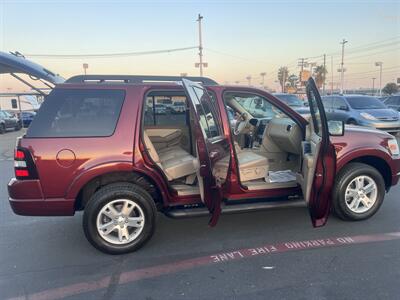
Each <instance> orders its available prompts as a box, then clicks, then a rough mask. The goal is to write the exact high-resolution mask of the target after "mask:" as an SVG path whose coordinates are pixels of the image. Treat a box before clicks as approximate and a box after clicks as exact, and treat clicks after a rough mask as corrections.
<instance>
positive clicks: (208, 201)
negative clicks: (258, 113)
mask: <svg viewBox="0 0 400 300" xmlns="http://www.w3.org/2000/svg"><path fill="white" fill-rule="evenodd" d="M182 83H183V86H184V88H185V91H186V93H187V94H188V96H189V97H188V98H189V100H190V101H189V105H190V108H191V111H192V112H193V117H194V120H193V134H194V135H195V137H196V139H195V144H196V154H197V159H198V164H199V166H198V168H197V178H198V182H199V188H200V196H201V199H202V201H203V203H204V205H205V206H206V207H207V208H208V210H209V211H210V213H211V219H210V221H209V225H210V226H214V225H216V223H217V221H218V218H219V215H220V213H221V201H222V190H221V187H220V186H219V185H218V182H217V181H216V179H215V177H214V175H213V173H212V169H213V166H214V163H215V161H216V160H217V159H218V157H219V156H222V155H224V154H223V152H224V151H225V150H222V149H224V147H223V146H222V145H223V143H224V139H225V138H223V137H218V136H216V137H214V136H212V132H214V131H215V130H218V127H217V126H219V125H218V124H217V123H218V122H214V123H213V124H211V120H214V121H215V119H214V117H215V115H214V114H213V112H212V111H208V110H206V109H205V107H207V108H208V109H210V107H211V106H208V105H207V103H211V99H210V97H209V96H208V93H207V91H206V90H205V89H204V88H203V87H202V86H201V85H200V84H198V83H194V82H192V81H190V80H186V79H182ZM210 135H211V136H210Z"/></svg>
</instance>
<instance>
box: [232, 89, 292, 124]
mask: <svg viewBox="0 0 400 300" xmlns="http://www.w3.org/2000/svg"><path fill="white" fill-rule="evenodd" d="M224 100H225V102H229V101H234V102H236V103H238V104H239V105H240V106H241V107H242V108H243V109H244V110H246V111H247V112H248V113H249V114H250V115H252V116H253V117H254V118H259V119H273V118H280V117H285V114H284V113H283V112H282V111H281V110H280V109H278V108H277V107H275V106H273V105H272V104H271V103H270V102H268V100H266V99H265V98H263V97H260V96H258V95H254V94H249V93H235V92H229V93H226V94H225V95H224Z"/></svg>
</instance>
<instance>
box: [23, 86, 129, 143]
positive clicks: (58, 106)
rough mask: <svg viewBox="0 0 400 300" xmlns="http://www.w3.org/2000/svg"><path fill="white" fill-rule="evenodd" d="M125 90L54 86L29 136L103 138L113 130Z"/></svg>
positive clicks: (32, 125) (33, 123) (28, 133)
mask: <svg viewBox="0 0 400 300" xmlns="http://www.w3.org/2000/svg"><path fill="white" fill-rule="evenodd" d="M124 98H125V92H124V91H122V90H83V89H82V90H76V89H55V90H54V91H53V92H51V93H50V94H49V96H47V97H46V100H45V101H44V103H43V104H42V106H41V107H40V110H39V112H38V114H37V115H36V117H35V119H34V121H33V122H32V124H31V126H30V127H29V129H28V132H27V137H101V136H110V135H112V134H113V133H114V130H115V127H116V124H117V121H118V117H119V114H120V111H121V107H122V104H123V102H124Z"/></svg>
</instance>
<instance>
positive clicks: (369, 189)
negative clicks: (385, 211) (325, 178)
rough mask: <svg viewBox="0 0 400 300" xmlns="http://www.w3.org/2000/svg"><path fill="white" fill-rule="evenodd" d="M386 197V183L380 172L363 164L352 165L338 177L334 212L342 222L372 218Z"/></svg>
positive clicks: (344, 168) (335, 188)
mask: <svg viewBox="0 0 400 300" xmlns="http://www.w3.org/2000/svg"><path fill="white" fill-rule="evenodd" d="M384 197H385V181H384V179H383V177H382V175H381V174H380V173H379V171H378V170H377V169H375V168H373V167H371V166H369V165H366V164H363V163H350V164H348V165H346V166H344V167H343V169H342V170H341V171H340V172H339V175H338V176H337V177H336V182H335V187H334V190H333V210H334V212H335V214H336V215H337V216H338V217H339V218H340V219H342V220H348V221H360V220H365V219H368V218H370V217H372V216H373V215H374V214H375V213H376V212H377V211H378V209H379V208H380V206H381V204H382V202H383V199H384Z"/></svg>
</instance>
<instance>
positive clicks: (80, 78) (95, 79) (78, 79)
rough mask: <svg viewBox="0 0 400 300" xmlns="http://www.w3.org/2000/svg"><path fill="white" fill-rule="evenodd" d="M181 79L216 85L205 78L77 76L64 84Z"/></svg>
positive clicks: (171, 80) (173, 80) (174, 80)
mask: <svg viewBox="0 0 400 300" xmlns="http://www.w3.org/2000/svg"><path fill="white" fill-rule="evenodd" d="M182 78H185V79H188V80H191V81H194V82H199V83H202V84H204V85H218V83H217V82H216V81H214V80H212V79H210V78H207V77H192V76H187V77H182V76H157V75H77V76H73V77H71V78H69V79H68V80H66V81H65V82H66V83H85V82H88V83H89V82H92V83H107V82H108V83H118V82H119V83H147V82H153V83H154V82H176V81H182Z"/></svg>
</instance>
